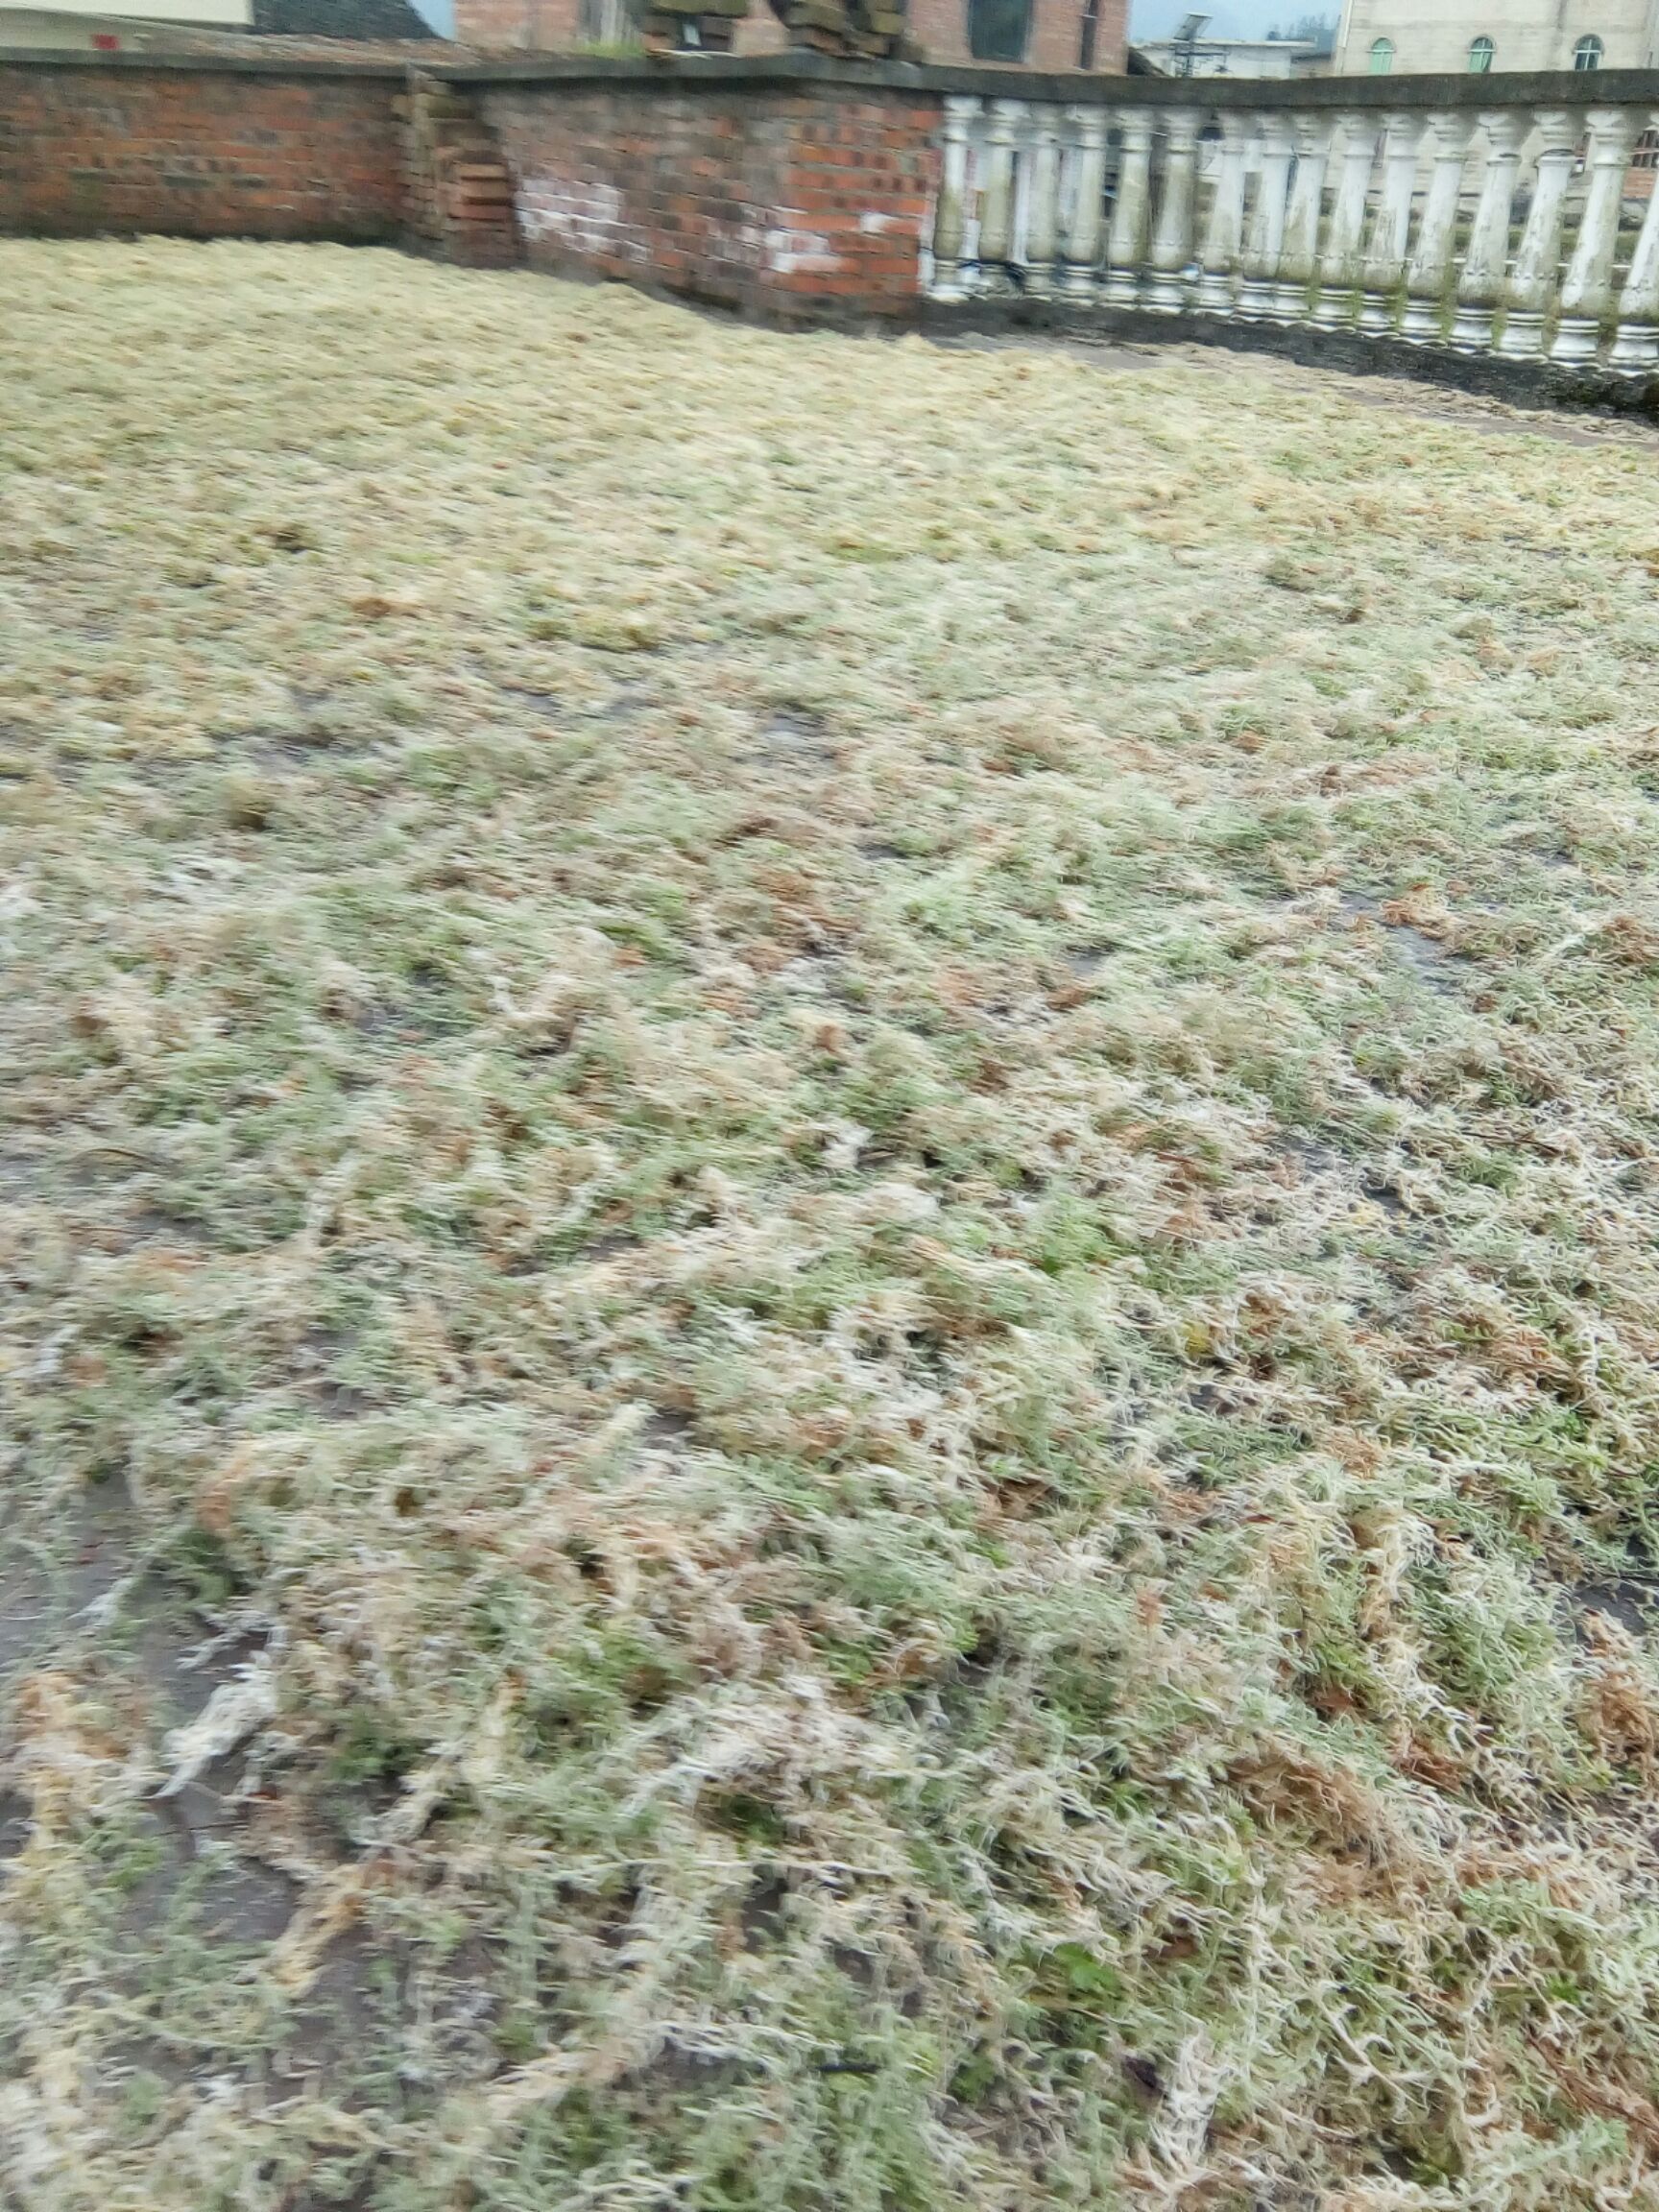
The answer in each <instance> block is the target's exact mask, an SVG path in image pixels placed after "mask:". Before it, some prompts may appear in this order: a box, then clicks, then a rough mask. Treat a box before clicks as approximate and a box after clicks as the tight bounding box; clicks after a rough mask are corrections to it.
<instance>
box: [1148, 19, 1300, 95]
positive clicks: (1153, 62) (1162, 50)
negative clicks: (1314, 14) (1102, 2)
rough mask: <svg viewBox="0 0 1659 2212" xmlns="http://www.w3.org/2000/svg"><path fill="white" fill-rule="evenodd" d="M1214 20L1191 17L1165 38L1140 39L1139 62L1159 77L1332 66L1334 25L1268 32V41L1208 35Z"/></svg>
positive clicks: (1280, 72) (1289, 72) (1264, 73)
mask: <svg viewBox="0 0 1659 2212" xmlns="http://www.w3.org/2000/svg"><path fill="white" fill-rule="evenodd" d="M1213 21H1214V17H1212V16H1209V15H1198V14H1193V15H1189V16H1188V17H1187V19H1186V21H1185V22H1184V23H1183V24H1182V25H1181V27H1180V28H1179V30H1177V31H1175V32H1173V33H1172V34H1171V35H1170V36H1168V37H1167V38H1137V39H1136V41H1135V46H1134V52H1135V56H1136V60H1138V61H1139V62H1140V63H1141V64H1142V66H1143V67H1145V68H1147V69H1150V70H1152V71H1153V72H1154V74H1156V75H1157V76H1160V77H1276V78H1281V79H1283V78H1286V77H1309V76H1323V75H1324V74H1325V73H1326V72H1327V71H1328V70H1329V68H1330V66H1331V54H1332V49H1333V47H1334V44H1335V27H1334V25H1331V24H1323V23H1321V24H1314V25H1311V26H1310V30H1309V34H1308V35H1307V36H1300V35H1298V34H1295V33H1292V34H1290V35H1288V36H1279V35H1278V34H1274V33H1270V34H1269V35H1268V36H1266V37H1265V38H1218V37H1212V36H1210V25H1211V23H1212V22H1213Z"/></svg>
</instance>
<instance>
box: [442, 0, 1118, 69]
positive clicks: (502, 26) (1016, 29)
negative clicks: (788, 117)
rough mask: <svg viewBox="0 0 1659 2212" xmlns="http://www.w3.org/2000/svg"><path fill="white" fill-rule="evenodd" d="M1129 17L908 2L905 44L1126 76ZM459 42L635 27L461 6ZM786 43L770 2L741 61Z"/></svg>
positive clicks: (602, 42) (755, 0) (1006, 0)
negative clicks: (747, 56) (748, 56)
mask: <svg viewBox="0 0 1659 2212" xmlns="http://www.w3.org/2000/svg"><path fill="white" fill-rule="evenodd" d="M905 35H906V36H907V37H908V38H909V39H910V40H911V41H912V42H913V43H914V44H915V46H916V47H918V48H919V49H920V51H921V53H922V54H923V55H924V56H925V57H926V60H929V61H986V62H997V63H1000V64H1001V65H1002V66H1003V67H1004V68H1026V69H1099V70H1105V71H1108V72H1111V73H1113V74H1118V75H1120V74H1121V73H1122V70H1123V68H1124V64H1125V60H1126V56H1127V52H1128V0H908V6H907V7H906V9H905ZM455 36H456V37H457V38H459V39H461V40H462V42H463V43H464V44H466V45H469V46H482V47H487V48H510V49H517V51H519V52H526V51H528V52H549V53H561V52H564V53H568V52H571V51H573V50H574V51H580V50H581V49H582V48H584V47H588V48H592V47H606V46H617V45H624V44H627V43H629V42H630V41H631V40H632V39H633V36H634V21H633V17H632V15H631V13H630V12H629V10H628V7H627V5H626V0H455ZM787 43H788V34H787V33H786V32H785V31H784V28H783V26H782V24H781V22H780V21H779V19H778V17H777V15H776V14H775V13H774V12H773V11H772V9H771V7H770V6H769V5H768V0H750V9H749V13H748V14H747V15H746V16H744V17H742V18H741V19H740V21H739V22H738V23H737V24H736V26H735V29H734V33H733V41H732V47H733V52H734V53H737V54H775V53H779V52H781V50H782V48H783V47H784V46H785V45H786V44H787Z"/></svg>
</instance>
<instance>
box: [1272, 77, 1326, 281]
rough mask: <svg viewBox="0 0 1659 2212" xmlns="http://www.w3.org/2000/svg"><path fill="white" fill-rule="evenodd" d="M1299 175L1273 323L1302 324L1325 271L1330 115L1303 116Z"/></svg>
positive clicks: (1298, 130) (1298, 140) (1288, 219)
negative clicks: (1323, 219) (1322, 234)
mask: <svg viewBox="0 0 1659 2212" xmlns="http://www.w3.org/2000/svg"><path fill="white" fill-rule="evenodd" d="M1293 128H1294V131H1295V135H1296V170H1295V174H1294V176H1293V177H1292V179H1291V181H1290V205H1289V207H1288V209H1287V210H1286V216H1285V244H1284V247H1283V250H1282V251H1281V252H1280V255H1279V281H1278V282H1277V283H1276V284H1275V285H1274V287H1273V317H1274V320H1275V321H1276V322H1279V323H1300V322H1301V321H1302V320H1303V318H1304V317H1305V316H1306V315H1307V313H1308V293H1309V288H1310V286H1311V284H1312V282H1313V277H1314V273H1315V271H1316V270H1317V269H1318V266H1319V218H1320V214H1321V212H1322V209H1323V206H1324V200H1325V171H1326V168H1327V166H1328V164H1329V162H1330V158H1331V119H1330V117H1329V116H1328V115H1303V116H1299V117H1298V118H1297V120H1296V123H1295V125H1294V126H1293Z"/></svg>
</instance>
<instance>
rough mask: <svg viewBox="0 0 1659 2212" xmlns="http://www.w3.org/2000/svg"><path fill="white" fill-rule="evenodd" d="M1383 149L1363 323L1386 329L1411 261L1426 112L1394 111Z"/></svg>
mask: <svg viewBox="0 0 1659 2212" xmlns="http://www.w3.org/2000/svg"><path fill="white" fill-rule="evenodd" d="M1383 129H1384V131H1385V132H1386V133H1387V135H1386V138H1385V140H1384V150H1383V189H1382V191H1381V192H1380V193H1379V195H1378V198H1377V212H1376V214H1375V215H1374V216H1373V217H1372V219H1371V236H1370V238H1369V240H1368V241H1367V243H1366V248H1365V268H1364V285H1365V289H1364V293H1363V295H1362V297H1361V299H1360V301H1359V327H1360V329H1361V330H1369V331H1371V332H1372V333H1373V334H1381V333H1383V332H1386V331H1389V330H1392V329H1393V327H1394V315H1395V295H1396V293H1397V291H1398V289H1399V285H1400V278H1401V276H1402V274H1403V273H1404V271H1405V267H1406V241H1407V238H1408V237H1409V236H1410V233H1411V194H1412V190H1413V188H1414V186H1415V185H1416V182H1417V148H1418V145H1419V144H1420V142H1421V140H1422V137H1423V117H1422V116H1421V115H1390V116H1389V117H1388V119H1387V122H1386V123H1385V124H1384V126H1383Z"/></svg>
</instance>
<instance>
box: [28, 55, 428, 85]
mask: <svg viewBox="0 0 1659 2212" xmlns="http://www.w3.org/2000/svg"><path fill="white" fill-rule="evenodd" d="M410 67H411V64H410V63H409V62H408V61H406V60H402V59H401V58H397V57H394V56H392V55H389V54H376V55H373V56H366V55H358V54H342V55H340V56H338V57H336V56H334V55H332V54H329V55H316V54H260V53H253V54H190V53H182V52H181V53H178V54H169V53H165V52H160V53H150V54H131V53H126V52H119V53H114V54H100V53H95V52H89V51H86V50H84V49H83V48H81V47H69V46H66V47H62V48H42V47H39V46H0V69H38V70H52V69H121V70H128V71H131V72H132V73H133V74H135V75H138V76H144V75H146V74H148V75H151V76H155V75H156V74H157V73H159V74H162V75H168V76H173V75H177V76H183V77H189V76H197V77H349V78H352V79H360V78H365V77H367V78H370V79H372V80H373V79H380V80H382V81H384V82H388V83H391V84H404V83H406V82H407V80H408V77H409V73H410Z"/></svg>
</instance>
